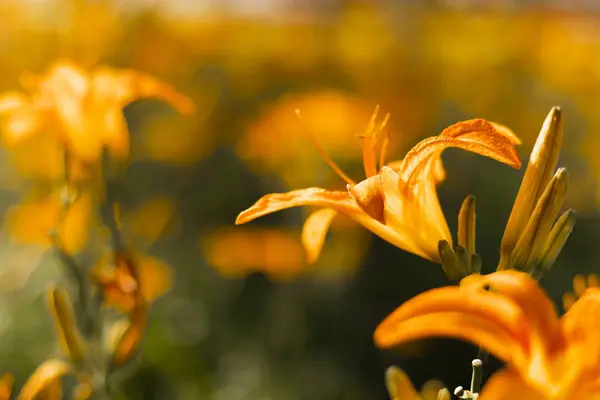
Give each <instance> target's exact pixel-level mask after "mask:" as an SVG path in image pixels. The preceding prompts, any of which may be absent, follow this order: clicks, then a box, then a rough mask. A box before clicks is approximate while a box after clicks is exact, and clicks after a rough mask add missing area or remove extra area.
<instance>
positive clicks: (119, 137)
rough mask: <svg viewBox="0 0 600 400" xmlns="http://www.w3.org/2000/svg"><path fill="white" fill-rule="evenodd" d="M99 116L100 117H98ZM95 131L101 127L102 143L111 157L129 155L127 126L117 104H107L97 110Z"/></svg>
mask: <svg viewBox="0 0 600 400" xmlns="http://www.w3.org/2000/svg"><path fill="white" fill-rule="evenodd" d="M100 117H101V119H100ZM96 118H97V121H94V123H97V124H98V126H97V127H96V131H97V130H98V128H100V129H101V131H100V132H98V135H99V136H101V138H102V142H103V144H104V145H105V146H106V148H107V149H108V150H109V152H110V154H111V155H112V156H113V157H116V158H121V159H124V158H125V157H127V156H128V155H129V146H130V145H129V142H130V139H129V128H128V127H127V122H126V121H125V116H124V115H123V111H122V109H121V107H120V106H119V105H114V104H109V105H107V106H106V107H105V108H104V109H100V110H98V111H97V117H96Z"/></svg>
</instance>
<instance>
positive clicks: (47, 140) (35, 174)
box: [9, 135, 65, 181]
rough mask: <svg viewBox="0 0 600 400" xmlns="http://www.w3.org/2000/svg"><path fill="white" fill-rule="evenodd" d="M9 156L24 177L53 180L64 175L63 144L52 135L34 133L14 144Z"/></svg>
mask: <svg viewBox="0 0 600 400" xmlns="http://www.w3.org/2000/svg"><path fill="white" fill-rule="evenodd" d="M9 157H10V160H11V162H12V163H13V164H14V165H15V166H16V168H17V170H18V172H19V173H20V174H21V175H22V176H24V177H25V178H32V179H39V180H51V181H54V180H58V179H61V178H62V177H63V176H64V165H65V159H64V145H62V144H61V142H60V141H59V140H57V138H56V137H54V136H52V135H36V136H34V137H31V138H28V139H27V140H24V141H22V142H19V143H18V144H15V145H14V146H12V147H11V148H10V154H9Z"/></svg>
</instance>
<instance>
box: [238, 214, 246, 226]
mask: <svg viewBox="0 0 600 400" xmlns="http://www.w3.org/2000/svg"><path fill="white" fill-rule="evenodd" d="M246 222H247V221H246V219H245V218H244V212H243V211H242V212H241V213H239V215H238V216H237V218H236V219H235V224H236V225H243V224H245V223H246Z"/></svg>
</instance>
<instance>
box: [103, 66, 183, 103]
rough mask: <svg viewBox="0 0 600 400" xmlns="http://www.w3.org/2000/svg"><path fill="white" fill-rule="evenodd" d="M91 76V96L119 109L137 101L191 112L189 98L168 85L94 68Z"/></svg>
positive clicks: (133, 74) (140, 75) (135, 73)
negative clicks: (148, 100) (146, 100)
mask: <svg viewBox="0 0 600 400" xmlns="http://www.w3.org/2000/svg"><path fill="white" fill-rule="evenodd" d="M92 76H93V77H92V82H93V93H94V96H96V97H99V98H113V99H115V100H116V101H117V102H118V104H120V106H121V107H122V108H123V107H125V106H127V105H128V104H129V103H131V102H133V101H135V100H138V99H141V98H154V99H158V100H162V101H164V102H165V103H167V104H169V105H171V106H172V107H173V108H175V109H176V110H178V111H179V112H181V113H182V114H191V113H193V112H194V111H195V106H194V103H193V102H192V100H191V99H190V98H188V97H187V96H184V95H183V94H181V93H179V92H178V91H177V90H176V89H175V88H174V87H172V86H171V85H168V84H166V83H164V82H162V81H160V80H159V79H156V78H154V77H152V76H150V75H147V74H144V73H142V72H138V71H134V70H127V69H111V68H96V69H95V70H94V71H93V73H92Z"/></svg>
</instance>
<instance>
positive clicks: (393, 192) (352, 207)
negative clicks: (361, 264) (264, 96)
mask: <svg viewBox="0 0 600 400" xmlns="http://www.w3.org/2000/svg"><path fill="white" fill-rule="evenodd" d="M388 118H389V115H388V116H386V118H385V119H384V120H383V121H381V122H378V120H377V110H375V113H374V115H373V118H372V119H371V122H370V124H369V126H368V128H367V130H366V134H365V135H364V138H363V162H364V167H365V173H366V175H367V177H366V179H364V180H363V181H361V182H358V183H355V182H354V181H352V180H351V179H350V178H348V177H347V175H346V174H344V173H343V172H342V171H341V170H340V168H339V167H338V166H337V165H336V164H335V163H334V162H333V161H332V160H330V159H329V158H328V157H327V155H326V154H325V153H324V152H323V151H322V150H321V149H320V147H319V148H318V150H319V152H320V153H321V155H322V156H323V157H324V158H325V160H326V161H327V162H328V163H329V165H330V166H331V167H332V168H333V169H334V170H335V171H336V172H337V173H338V175H340V177H341V178H342V179H344V180H345V181H346V183H347V186H346V188H347V190H346V191H329V190H325V189H321V188H314V187H313V188H307V189H301V190H294V191H291V192H287V193H273V194H268V195H266V196H263V197H262V198H261V199H259V200H258V201H257V202H256V203H255V204H254V205H253V206H252V207H250V208H249V209H247V210H245V211H243V212H242V213H240V215H239V216H238V218H237V220H236V224H243V223H246V222H249V221H251V220H253V219H255V218H258V217H261V216H263V215H266V214H270V213H273V212H275V211H279V210H283V209H286V208H291V207H297V206H314V207H318V208H319V209H318V210H316V211H314V212H313V213H312V214H311V215H310V216H309V217H308V219H307V220H306V222H305V224H304V228H303V234H302V241H303V244H304V247H305V248H306V252H307V259H308V261H309V262H314V261H315V260H316V259H317V258H318V256H319V254H320V251H321V248H322V246H323V244H324V241H325V236H326V234H327V231H328V229H329V225H330V224H331V221H332V219H333V218H334V217H335V216H336V215H337V214H338V213H342V214H345V215H347V216H349V217H350V218H352V219H354V220H355V221H357V222H358V223H360V224H361V225H363V226H364V227H365V228H367V229H369V230H370V231H371V232H373V233H375V234H376V235H378V236H380V237H381V238H383V239H385V240H387V241H388V242H390V243H391V244H393V245H395V246H397V247H399V248H401V249H403V250H405V251H408V252H411V253H414V254H416V255H418V256H421V257H423V258H425V259H427V260H430V261H433V262H439V255H438V242H439V241H440V240H446V241H447V242H448V243H452V236H451V234H450V230H449V229H448V224H447V222H446V219H445V217H444V214H443V212H442V209H441V207H440V203H439V200H438V197H437V185H438V184H439V183H440V182H441V181H443V180H444V178H445V171H444V167H443V164H442V160H441V153H442V152H443V151H444V150H445V149H447V148H449V147H457V148H460V149H463V150H467V151H470V152H473V153H476V154H480V155H482V156H486V157H490V158H492V159H494V160H497V161H500V162H502V163H504V164H507V165H509V166H511V167H513V168H516V169H518V168H520V167H521V161H520V160H519V157H518V154H517V152H516V150H515V145H517V144H519V139H518V138H517V137H516V136H515V135H514V134H513V133H512V132H511V131H510V130H509V129H507V128H505V127H503V126H500V125H496V124H493V123H491V122H488V121H485V120H483V119H474V120H469V121H463V122H459V123H457V124H454V125H452V126H450V127H448V128H446V129H444V130H443V131H442V133H441V134H439V135H438V136H434V137H430V138H427V139H425V140H423V141H421V142H419V143H417V145H416V146H415V147H413V148H412V149H411V150H410V151H409V152H408V153H407V154H406V156H405V157H404V159H403V160H400V161H395V162H391V163H386V161H385V159H386V158H385V156H386V154H385V153H386V147H387V136H386V134H387V132H386V131H385V126H386V123H387V120H388ZM313 139H315V143H316V144H317V146H318V143H317V141H316V138H313Z"/></svg>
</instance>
